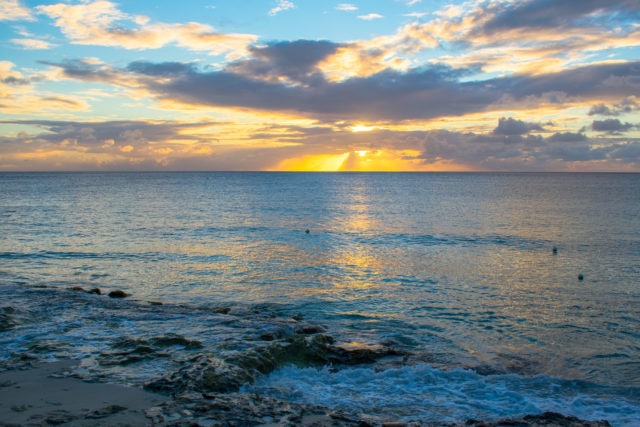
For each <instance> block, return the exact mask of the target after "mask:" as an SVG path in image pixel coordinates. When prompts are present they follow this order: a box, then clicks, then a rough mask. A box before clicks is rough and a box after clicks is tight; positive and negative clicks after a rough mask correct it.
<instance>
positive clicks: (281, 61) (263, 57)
mask: <svg viewBox="0 0 640 427" xmlns="http://www.w3.org/2000/svg"><path fill="white" fill-rule="evenodd" d="M340 46H341V45H340V44H337V43H333V42H330V41H322V40H321V41H315V40H294V41H282V42H274V43H269V44H266V45H258V46H252V47H250V48H249V51H250V53H251V55H252V58H251V59H249V60H243V61H237V62H234V63H232V64H230V65H229V67H228V68H227V70H228V71H232V72H234V73H238V74H241V75H245V76H249V77H254V78H255V77H261V76H262V77H266V78H271V79H278V78H280V77H283V76H284V77H287V78H289V79H290V80H291V81H294V82H306V81H308V80H309V79H311V78H314V79H318V78H321V77H320V76H319V71H318V70H317V65H318V63H319V62H321V61H322V60H324V59H326V58H327V57H328V56H329V55H331V54H333V53H335V52H336V51H337V50H338V48H339V47H340Z"/></svg>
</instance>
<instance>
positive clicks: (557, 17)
mask: <svg viewBox="0 0 640 427" xmlns="http://www.w3.org/2000/svg"><path fill="white" fill-rule="evenodd" d="M495 8H496V9H497V11H496V12H495V15H494V16H493V18H492V19H490V20H489V21H487V22H486V23H485V24H484V26H483V28H484V30H485V31H487V32H489V33H491V32H495V31H498V30H505V29H514V28H553V29H554V30H555V31H557V30H558V29H559V28H567V27H573V26H581V25H584V24H585V22H590V23H591V24H593V23H599V22H603V21H611V20H614V21H618V22H620V21H633V20H634V17H636V18H637V17H638V16H639V15H638V14H639V13H640V4H639V3H638V2H637V1H635V0H609V1H606V2H603V1H601V0H582V1H579V2H575V1H570V0H563V1H554V0H528V1H521V2H513V3H503V4H502V5H500V6H497V7H495Z"/></svg>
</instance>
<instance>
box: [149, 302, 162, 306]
mask: <svg viewBox="0 0 640 427" xmlns="http://www.w3.org/2000/svg"><path fill="white" fill-rule="evenodd" d="M149 304H151V305H163V304H162V303H161V302H160V301H149Z"/></svg>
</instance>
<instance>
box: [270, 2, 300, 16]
mask: <svg viewBox="0 0 640 427" xmlns="http://www.w3.org/2000/svg"><path fill="white" fill-rule="evenodd" d="M277 1H278V5H277V6H276V7H274V8H273V9H271V10H270V11H269V16H276V15H277V14H278V13H280V12H284V11H285V10H289V9H293V8H295V7H296V5H295V4H293V2H291V1H289V0H277Z"/></svg>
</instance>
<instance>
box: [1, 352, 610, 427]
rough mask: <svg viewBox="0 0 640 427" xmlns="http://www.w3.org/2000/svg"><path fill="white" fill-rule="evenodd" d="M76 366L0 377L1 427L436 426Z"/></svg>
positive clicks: (547, 422)
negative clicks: (88, 373) (158, 387)
mask: <svg viewBox="0 0 640 427" xmlns="http://www.w3.org/2000/svg"><path fill="white" fill-rule="evenodd" d="M77 364H78V362H77V361H74V360H63V361H57V362H48V363H47V362H40V363H37V364H35V365H32V366H28V367H26V368H23V369H11V370H7V371H3V372H0V426H1V427H9V426H23V425H28V426H50V425H68V426H81V427H87V426H176V427H177V426H227V425H228V426H231V425H234V426H237V425H246V426H249V425H263V426H308V427H311V426H314V427H323V426H361V427H363V426H386V427H401V426H407V427H418V426H429V427H432V426H435V425H436V424H423V423H421V422H419V421H409V422H403V421H394V420H385V419H380V418H379V417H376V418H369V417H367V416H366V415H362V416H354V415H352V414H346V413H343V412H340V411H332V410H331V409H330V408H323V407H319V406H313V405H303V404H294V403H291V402H284V401H281V400H278V399H275V398H272V397H268V396H262V395H258V394H252V393H241V392H231V393H201V392H195V391H185V392H183V393H181V394H174V395H172V396H168V395H162V394H158V393H154V392H150V391H146V390H143V389H139V388H133V387H128V386H124V385H117V384H108V383H97V382H87V381H84V380H82V379H79V378H75V377H73V376H72V369H73V368H74V367H75V366H77ZM437 425H439V426H447V427H462V426H466V427H501V426H513V425H518V426H523V427H526V426H531V427H533V426H548V427H551V426H555V427H605V426H610V424H609V423H608V422H607V421H585V420H579V419H578V418H575V417H567V416H564V415H560V414H556V413H544V414H536V415H527V416H523V417H520V418H512V419H507V420H501V421H492V422H484V421H480V420H468V421H467V422H465V423H461V424H437Z"/></svg>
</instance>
